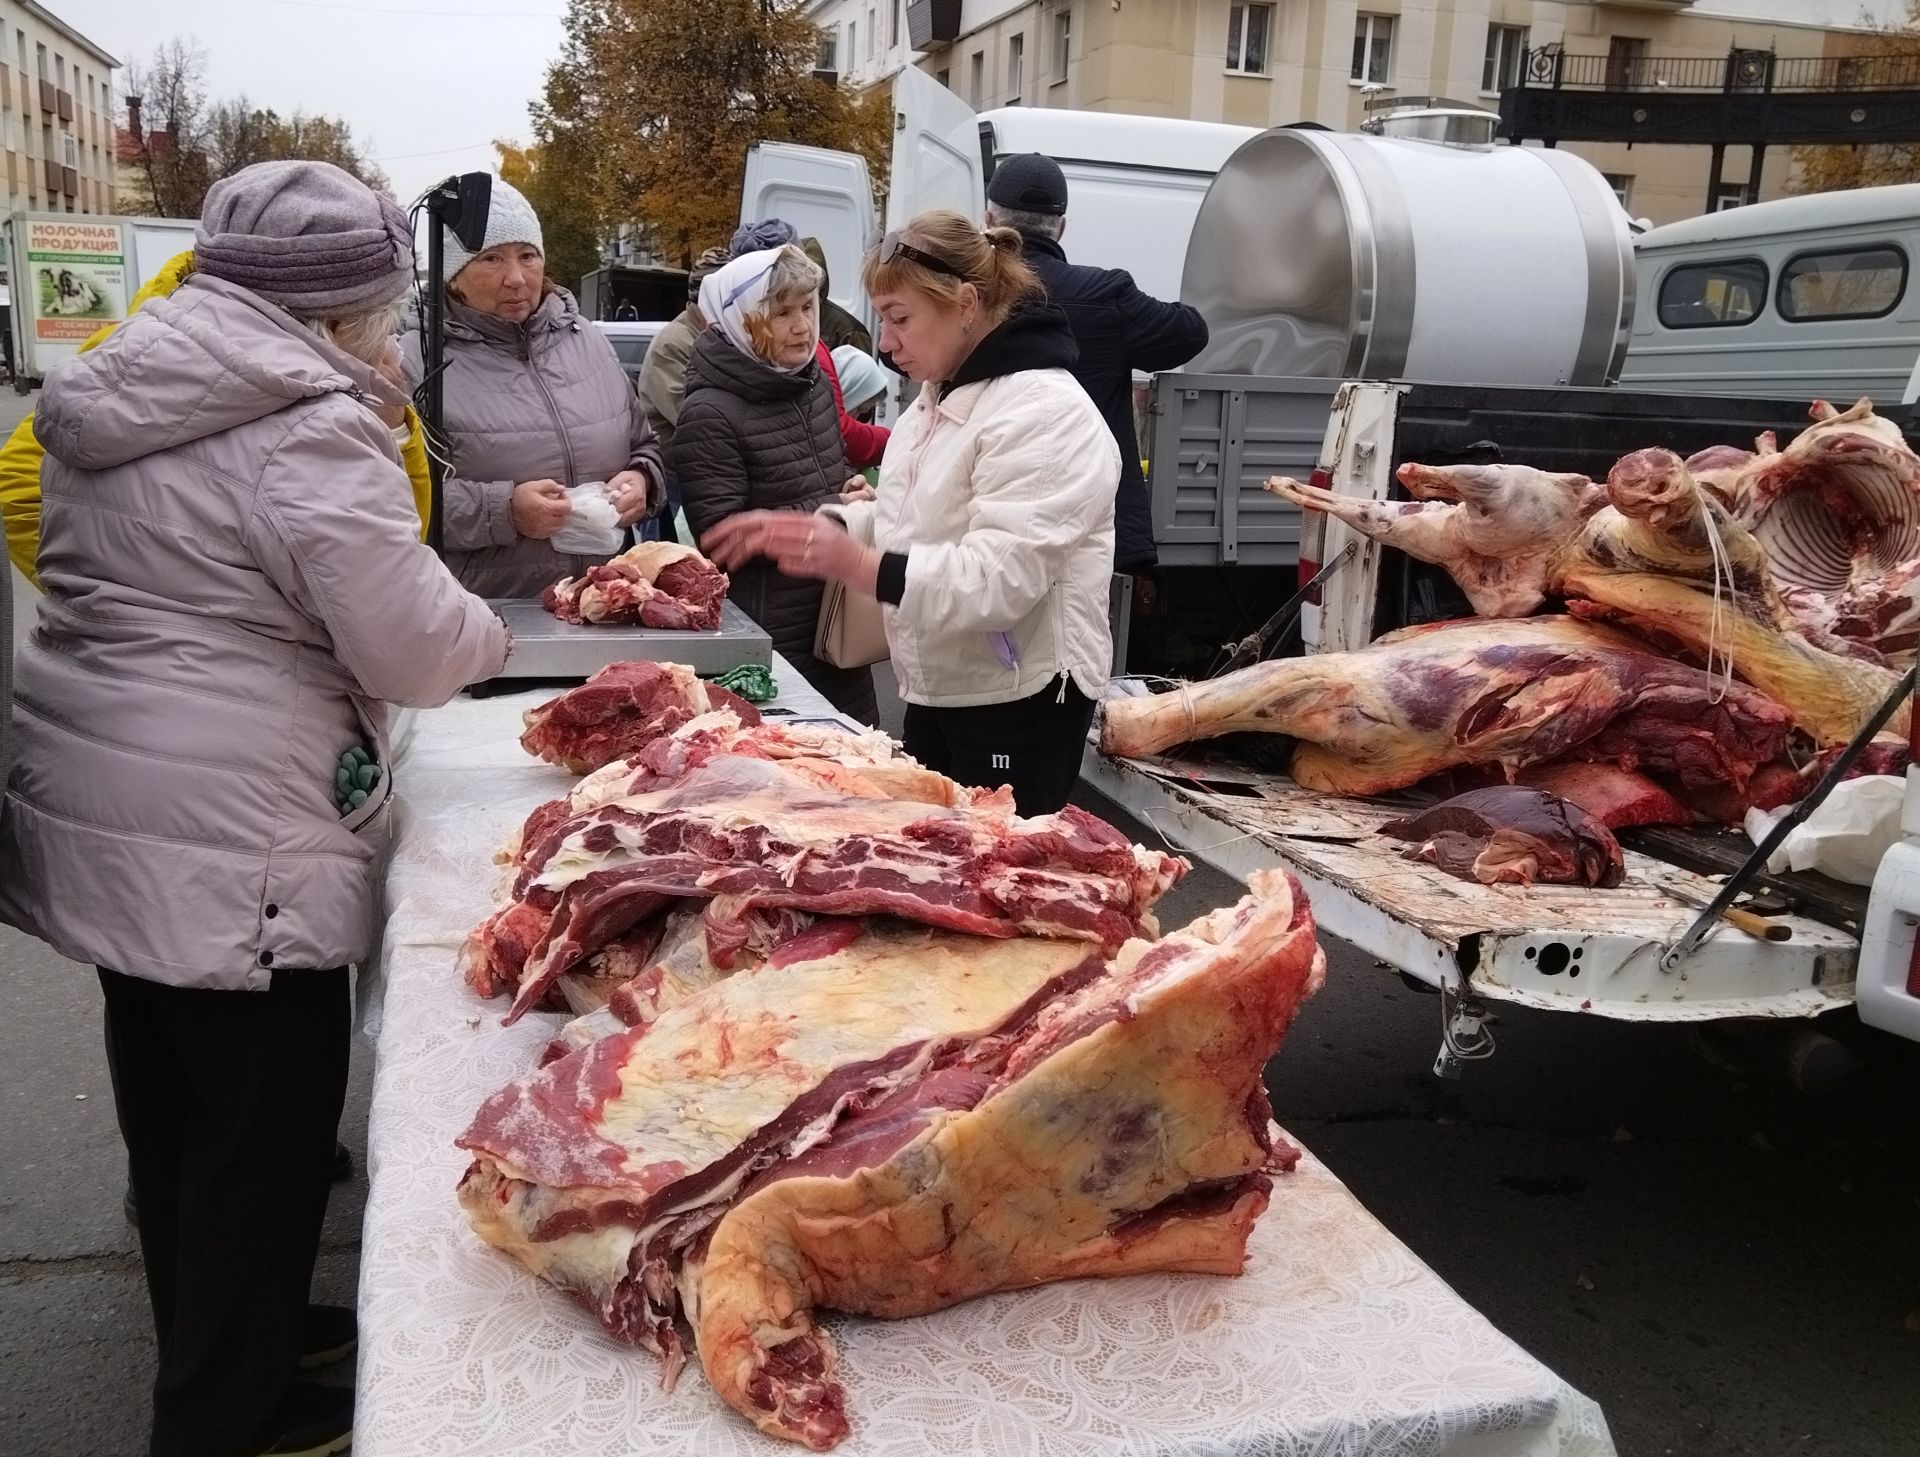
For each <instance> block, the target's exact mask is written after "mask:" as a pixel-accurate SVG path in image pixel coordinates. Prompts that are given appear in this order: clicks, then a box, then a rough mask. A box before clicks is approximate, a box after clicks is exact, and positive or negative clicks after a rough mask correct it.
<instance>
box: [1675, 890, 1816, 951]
mask: <svg viewBox="0 0 1920 1457" xmlns="http://www.w3.org/2000/svg"><path fill="white" fill-rule="evenodd" d="M1662 888H1663V889H1664V890H1665V891H1666V893H1667V894H1668V895H1670V896H1672V897H1673V898H1674V899H1675V900H1677V901H1679V902H1680V903H1681V904H1682V905H1689V906H1693V907H1695V908H1696V909H1699V910H1704V909H1706V908H1707V907H1708V906H1710V905H1712V904H1713V898H1712V897H1711V896H1709V895H1706V894H1704V893H1703V892H1700V891H1696V890H1693V889H1691V888H1689V887H1687V886H1681V885H1667V886H1663V887H1662ZM1720 919H1721V920H1723V921H1725V922H1726V923H1727V924H1728V925H1729V926H1732V927H1733V928H1734V929H1735V930H1738V931H1745V932H1746V933H1747V934H1748V935H1749V936H1756V937H1758V938H1759V939H1760V940H1762V941H1791V940H1792V939H1793V927H1791V926H1789V925H1788V924H1787V923H1786V922H1785V921H1770V920H1768V919H1767V918H1766V917H1765V916H1758V915H1755V914H1754V913H1753V912H1752V911H1746V910H1742V909H1740V907H1738V906H1728V907H1727V908H1726V909H1725V910H1723V911H1722V912H1720Z"/></svg>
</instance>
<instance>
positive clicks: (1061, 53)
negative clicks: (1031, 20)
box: [1053, 5, 1073, 85]
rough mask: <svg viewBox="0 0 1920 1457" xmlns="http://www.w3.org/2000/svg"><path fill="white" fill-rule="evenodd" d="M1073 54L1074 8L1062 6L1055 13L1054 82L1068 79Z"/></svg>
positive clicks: (1056, 83)
mask: <svg viewBox="0 0 1920 1457" xmlns="http://www.w3.org/2000/svg"><path fill="white" fill-rule="evenodd" d="M1072 53H1073V7H1072V6H1071V5H1062V6H1061V7H1060V8H1059V9H1058V10H1056V11H1054V12H1053V80H1054V84H1055V85H1058V84H1059V83H1060V82H1062V81H1064V80H1066V79H1067V61H1068V59H1069V58H1070V57H1071V55H1072Z"/></svg>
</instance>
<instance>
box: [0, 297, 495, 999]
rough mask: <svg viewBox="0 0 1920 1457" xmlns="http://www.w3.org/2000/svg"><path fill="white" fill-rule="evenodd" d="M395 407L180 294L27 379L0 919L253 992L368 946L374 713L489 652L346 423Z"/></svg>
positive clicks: (374, 424)
mask: <svg viewBox="0 0 1920 1457" xmlns="http://www.w3.org/2000/svg"><path fill="white" fill-rule="evenodd" d="M400 398H401V397H400V395H399V392H398V391H397V390H395V389H393V388H392V387H391V386H390V385H388V384H386V383H385V382H384V381H382V380H380V379H379V378H378V377H377V376H376V375H375V374H374V372H373V371H372V370H371V369H369V368H368V367H367V366H365V365H364V364H362V363H360V362H359V361H358V360H356V359H353V358H350V357H349V356H348V355H346V354H344V353H342V352H340V351H339V350H337V349H335V348H334V347H333V346H332V345H331V344H328V343H325V342H323V341H321V340H320V339H318V338H316V337H315V336H314V335H313V334H312V333H310V332H309V331H308V330H307V329H306V328H305V327H303V326H302V325H301V324H300V323H298V322H297V321H296V320H295V319H293V318H292V317H291V316H290V315H288V314H286V313H284V312H282V311H281V310H280V309H278V308H276V307H274V306H273V305H272V304H269V303H266V302H265V301H263V300H261V299H259V298H258V297H256V296H255V295H253V294H250V293H248V292H246V291H245V290H244V289H241V288H238V287H236V286H235V285H233V284H230V283H226V282H223V281H221V280H218V279H213V278H209V277H207V276H205V275H197V276H195V277H194V278H192V279H190V280H188V282H187V283H186V284H184V285H183V286H182V287H181V288H180V289H179V290H178V292H176V293H175V294H174V295H173V296H172V297H171V298H166V299H158V300H155V301H153V302H150V303H148V304H147V305H146V306H145V307H144V308H142V309H141V310H140V312H139V313H137V314H135V315H134V316H133V317H132V318H131V319H129V320H128V321H127V322H126V323H125V324H123V325H122V326H121V327H120V328H119V330H117V331H116V332H115V333H114V334H113V335H112V337H110V338H108V339H107V340H106V341H105V342H104V343H102V344H101V345H100V347H99V348H97V349H95V350H93V351H91V352H90V353H87V354H83V355H81V356H79V357H78V358H76V359H73V360H71V361H69V362H68V363H65V364H62V365H60V366H59V367H58V368H57V369H55V370H54V371H53V373H52V376H51V377H50V378H49V379H48V381H47V386H46V390H45V393H44V394H43V395H42V396H41V399H40V405H39V409H38V411H37V412H36V415H35V421H34V430H35V434H36V435H38V437H39V439H40V443H41V444H42V445H43V446H45V447H46V451H47V457H46V463H45V466H44V468H43V470H42V473H41V495H42V504H41V534H40V576H41V580H42V582H43V583H44V585H45V587H46V592H47V595H46V596H45V598H43V599H42V601H41V603H40V606H39V618H38V622H37V625H36V627H35V630H34V633H33V636H32V637H31V639H30V640H29V641H28V642H27V644H26V645H25V646H24V647H23V649H22V651H21V653H20V657H19V660H18V662H17V663H16V665H15V667H16V682H15V694H14V710H13V768H12V774H11V777H10V780H9V783H8V788H7V803H6V819H5V824H4V827H3V828H0V918H4V919H5V920H7V921H9V922H10V923H12V924H13V925H16V926H19V927H20V928H22V929H23V930H26V931H30V932H32V933H33V934H34V935H37V936H39V937H40V938H41V939H43V940H45V941H48V942H50V943H51V944H52V945H53V946H54V947H55V949H57V950H58V951H60V952H61V953H63V954H64V955H67V956H70V957H72V958H74V959H75V960H77V961H90V962H94V963H96V964H99V965H104V966H109V967H113V968H114V969H116V970H119V971H123V972H126V973H128V974H130V975H133V976H140V977H145V978H147V979H149V980H152V981H159V982H166V983H170V984H172V985H176V986H188V987H211V988H218V989H227V990H236V989H242V988H245V989H252V990H259V989H263V988H265V987H266V986H267V985H268V984H269V982H270V981H271V979H272V975H273V972H274V970H275V969H292V970H304V969H311V968H319V967H332V966H340V965H344V964H346V963H348V962H351V961H356V960H359V959H361V958H363V957H365V956H367V955H368V954H369V953H371V952H372V950H373V947H374V919H375V916H374V912H375V906H376V904H377V896H376V887H375V880H374V868H375V862H376V857H377V856H378V854H379V852H380V849H381V847H382V844H383V842H384V840H385V837H386V830H387V821H388V807H389V803H390V794H391V788H392V777H391V774H388V775H383V776H382V780H381V783H380V784H379V785H378V786H377V787H376V788H375V789H374V791H373V793H372V794H371V796H370V797H369V798H368V800H367V802H366V803H365V805H363V806H362V807H361V808H359V809H357V810H354V811H352V812H350V813H349V814H347V815H346V816H345V817H344V818H343V817H342V816H341V814H340V812H339V811H338V809H336V808H335V806H334V802H333V786H334V774H335V769H336V766H337V762H338V760H339V757H340V755H341V754H342V753H343V752H344V751H345V750H347V749H349V748H351V747H353V746H354V745H356V744H364V745H365V746H367V747H368V748H369V749H371V750H372V751H373V752H374V753H375V754H376V756H377V757H378V758H379V760H380V762H381V763H383V764H385V763H386V762H387V760H388V754H387V730H386V719H387V710H386V704H387V703H388V702H392V703H399V704H412V705H421V706H425V705H431V704H439V703H444V702H445V701H446V700H447V699H449V698H451V697H452V696H453V695H454V694H455V693H456V692H458V691H459V689H460V687H461V686H462V685H463V684H465V683H469V682H472V681H474V680H476V679H481V678H486V677H490V676H492V675H493V674H495V673H497V672H498V671H499V670H500V669H501V668H502V667H503V666H504V665H505V663H506V657H507V650H508V638H507V631H506V629H505V628H504V627H503V626H502V625H501V623H500V620H499V619H498V618H497V617H495V616H494V614H493V613H492V612H490V611H489V610H488V609H487V606H486V604H485V603H484V602H482V601H480V599H479V598H477V597H474V596H472V595H470V594H469V593H467V592H464V591H462V590H461V588H460V585H459V584H458V583H457V582H455V581H454V579H453V577H452V575H451V574H450V573H449V572H448V571H447V569H446V568H445V567H444V566H443V565H442V564H441V563H440V562H439V561H438V560H437V559H436V558H435V557H434V555H433V553H432V552H431V551H429V550H428V549H427V548H426V547H425V546H423V545H422V544H421V542H420V539H419V521H418V519H417V518H416V516H415V514H414V507H413V497H412V488H411V487H410V485H409V484H408V481H407V476H406V472H405V471H404V470H403V469H402V468H401V465H400V457H399V453H398V451H397V450H396V449H395V448H394V443H393V437H392V434H391V432H390V431H389V430H388V428H387V427H386V426H385V425H384V424H382V423H381V422H380V420H379V419H378V418H377V417H376V416H375V415H374V413H373V410H372V408H371V406H372V405H373V404H375V403H378V404H397V403H399V402H400Z"/></svg>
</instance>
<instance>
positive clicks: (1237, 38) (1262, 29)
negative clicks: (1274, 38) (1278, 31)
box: [1227, 5, 1273, 76]
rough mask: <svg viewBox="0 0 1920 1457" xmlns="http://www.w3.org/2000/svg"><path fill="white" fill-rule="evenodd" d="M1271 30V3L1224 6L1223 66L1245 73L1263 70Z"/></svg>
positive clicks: (1260, 74)
mask: <svg viewBox="0 0 1920 1457" xmlns="http://www.w3.org/2000/svg"><path fill="white" fill-rule="evenodd" d="M1272 34H1273V7H1272V6H1271V5H1229V6H1228V7H1227V69H1228V70H1229V71H1238V72H1241V73H1242V74H1244V75H1248V76H1264V75H1266V74H1267V44H1268V38H1269V37H1270V36H1271V35H1272Z"/></svg>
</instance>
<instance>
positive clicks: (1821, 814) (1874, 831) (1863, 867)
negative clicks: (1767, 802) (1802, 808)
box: [1745, 774, 1907, 885]
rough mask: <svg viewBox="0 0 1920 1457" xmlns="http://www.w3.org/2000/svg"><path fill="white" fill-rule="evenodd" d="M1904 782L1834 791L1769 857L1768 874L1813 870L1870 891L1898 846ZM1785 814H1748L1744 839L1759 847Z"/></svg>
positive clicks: (1886, 780) (1852, 782) (1877, 777)
mask: <svg viewBox="0 0 1920 1457" xmlns="http://www.w3.org/2000/svg"><path fill="white" fill-rule="evenodd" d="M1906 797H1907V781H1906V780H1905V779H1901V778H1897V777H1895V776H1894V775H1891V774H1863V775H1861V776H1860V778H1858V779H1848V780H1846V781H1845V782H1843V783H1841V784H1838V785H1835V786H1834V790H1833V793H1831V794H1829V795H1828V796H1827V798H1826V801H1825V803H1823V804H1822V805H1821V806H1820V807H1819V808H1818V809H1816V810H1815V811H1814V812H1813V813H1812V814H1810V815H1808V816H1807V820H1806V823H1805V824H1803V825H1801V826H1799V828H1797V829H1795V830H1794V832H1793V833H1792V834H1790V835H1788V836H1787V838H1786V839H1785V841H1783V842H1782V843H1781V846H1780V848H1779V849H1778V850H1775V851H1774V852H1773V856H1772V858H1771V859H1769V860H1768V861H1767V869H1768V870H1770V871H1772V872H1773V873H1774V874H1776V875H1778V874H1779V873H1780V872H1782V871H1785V870H1817V871H1819V872H1820V873H1821V874H1822V875H1831V876H1832V877H1833V878H1834V879H1835V880H1844V881H1846V882H1847V883H1848V884H1849V885H1872V884H1873V877H1874V873H1875V872H1876V871H1877V870H1879V868H1880V858H1881V856H1883V855H1885V854H1886V853H1887V851H1888V850H1890V849H1892V848H1893V846H1894V845H1896V844H1898V843H1899V841H1900V838H1901V835H1900V811H1901V809H1902V807H1903V806H1904V805H1905V803H1906ZM1786 813H1787V811H1786V810H1784V809H1779V810H1767V809H1750V810H1748V811H1747V818H1746V825H1745V828H1746V832H1747V837H1748V838H1749V839H1751V840H1752V841H1753V842H1754V844H1756V845H1757V844H1759V843H1760V841H1761V840H1762V839H1764V838H1765V837H1766V834H1767V831H1769V830H1771V829H1772V828H1773V827H1774V825H1775V824H1777V823H1778V822H1779V820H1780V819H1781V817H1782V816H1783V815H1785V814H1786Z"/></svg>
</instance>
